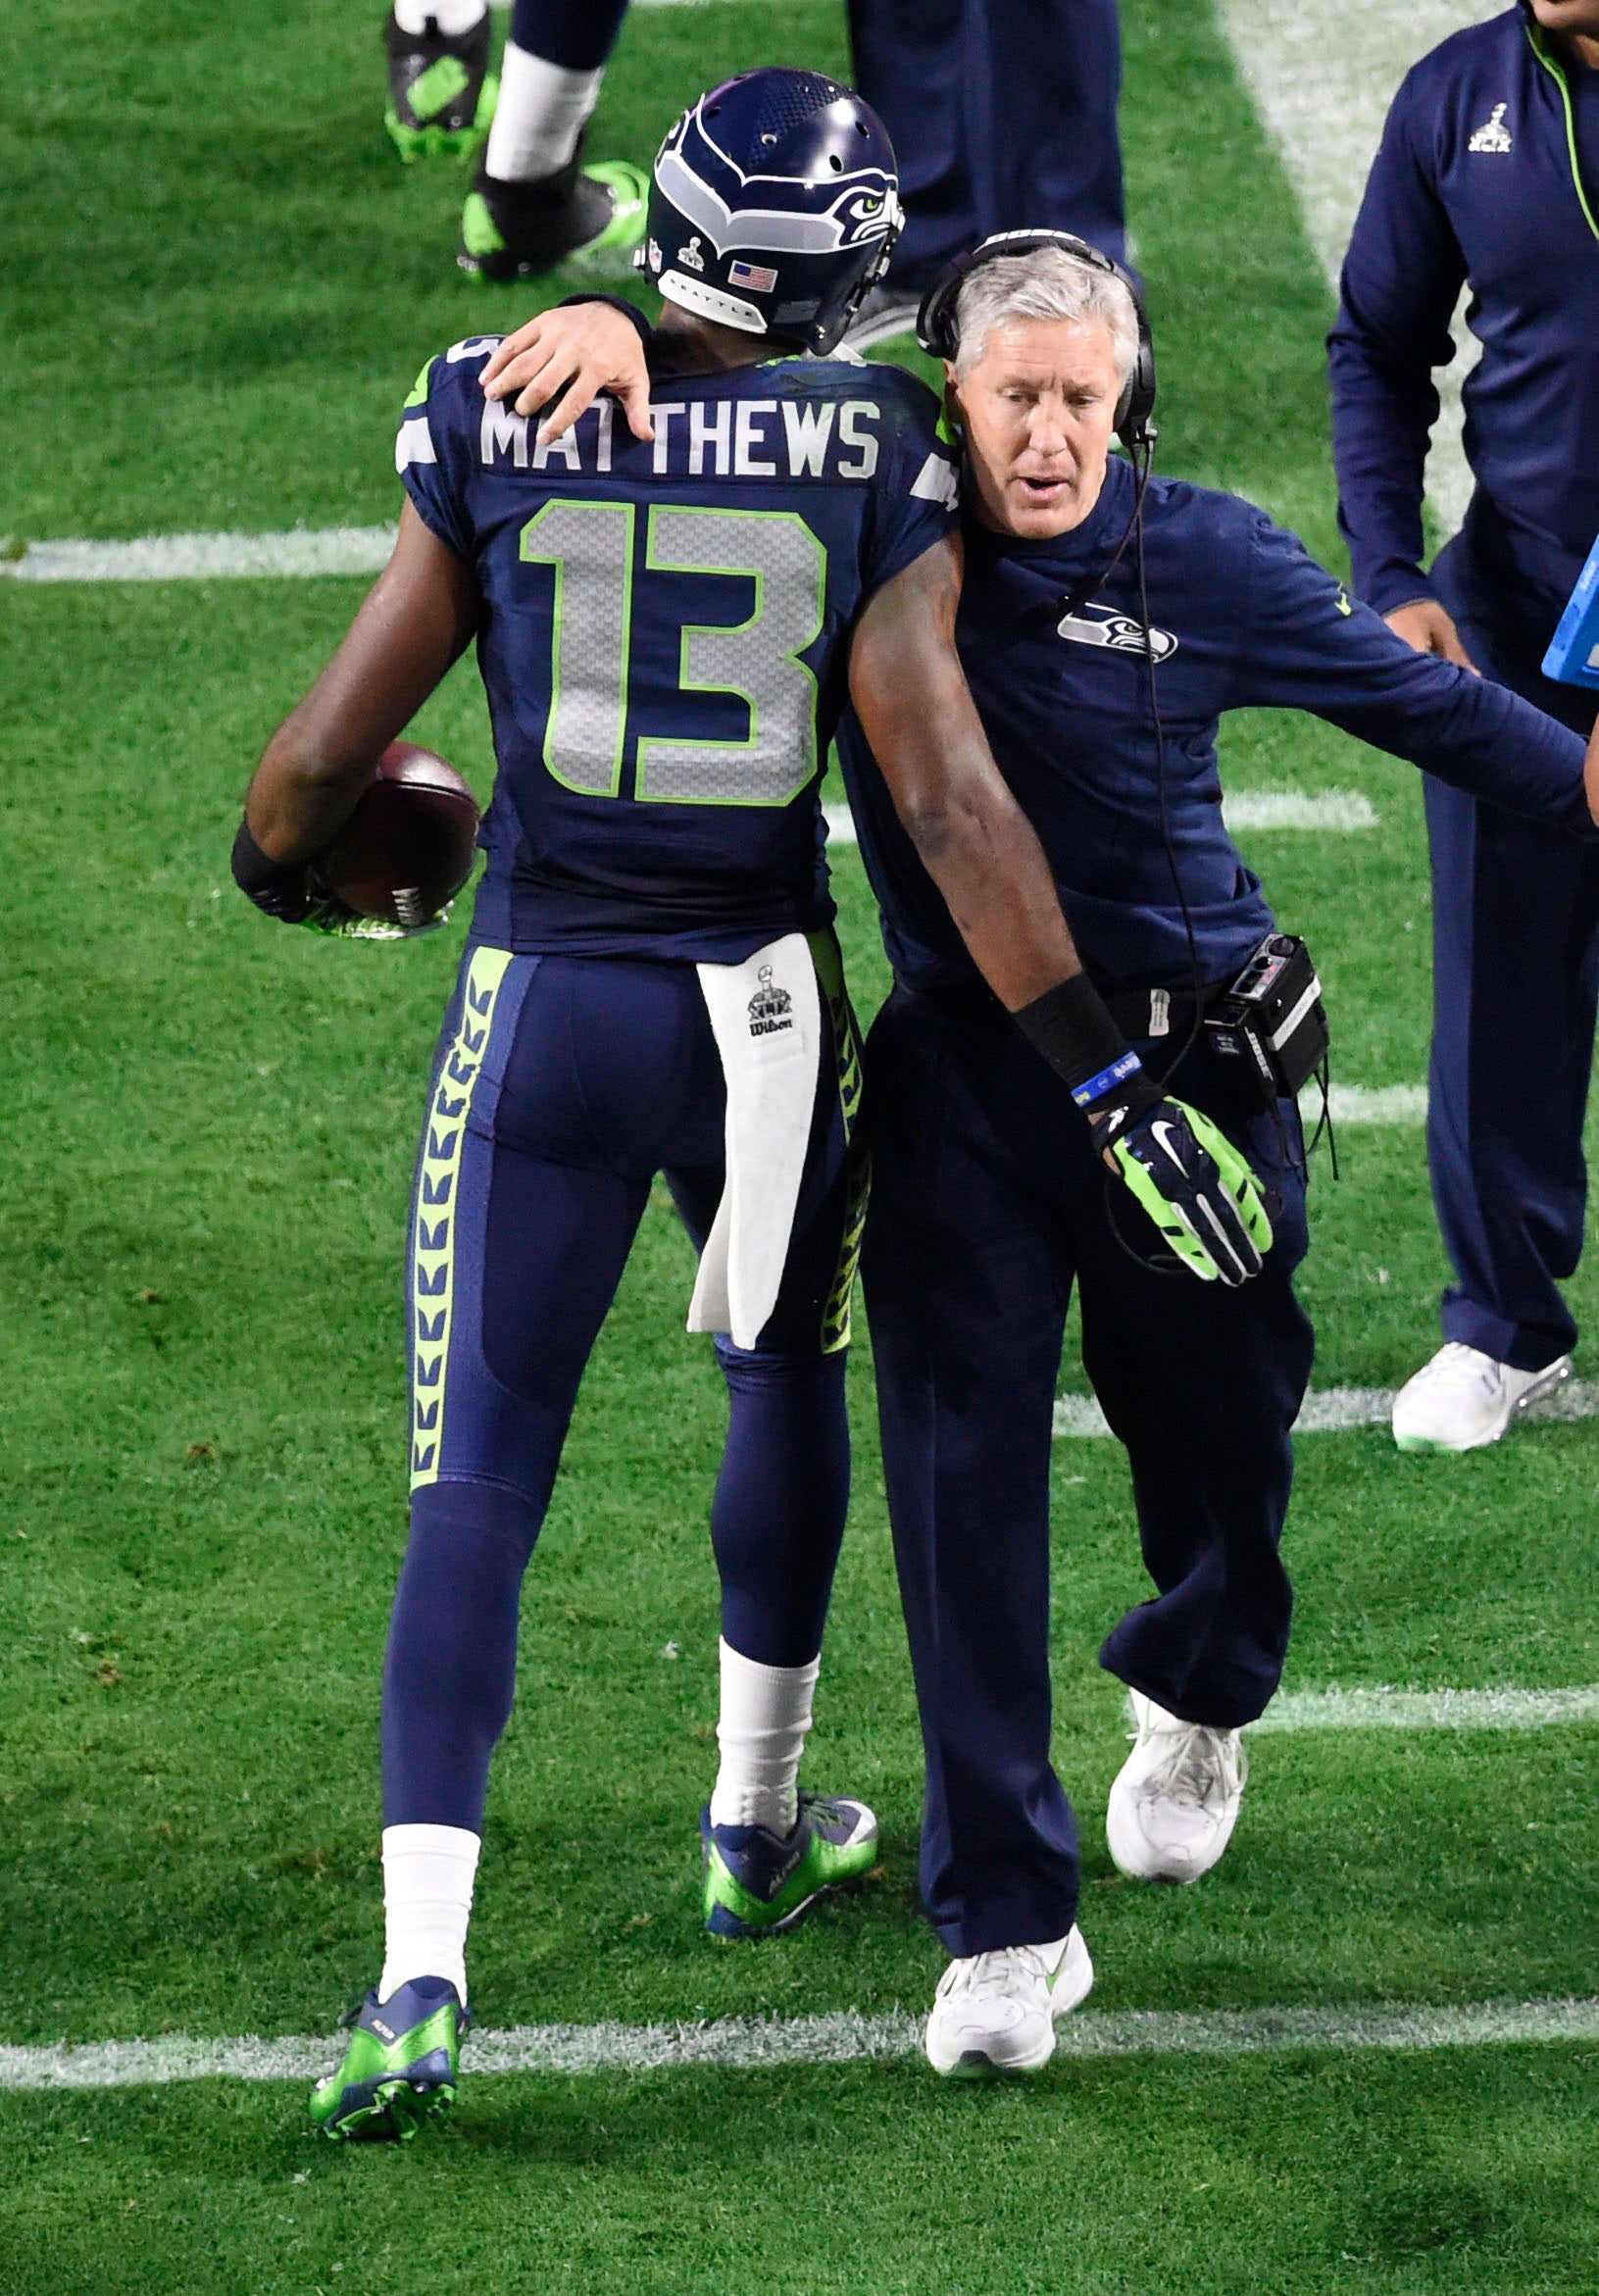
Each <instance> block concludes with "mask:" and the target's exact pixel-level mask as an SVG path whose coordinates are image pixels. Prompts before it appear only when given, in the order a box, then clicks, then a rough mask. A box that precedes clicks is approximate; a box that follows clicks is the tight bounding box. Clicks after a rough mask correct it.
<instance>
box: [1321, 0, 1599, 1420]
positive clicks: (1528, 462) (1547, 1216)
mask: <svg viewBox="0 0 1599 2296" xmlns="http://www.w3.org/2000/svg"><path fill="white" fill-rule="evenodd" d="M1468 283H1469V285H1470V288H1471V292H1472V297H1473V300H1472V304H1471V307H1470V311H1469V314H1468V324H1469V325H1470V326H1471V328H1472V331H1473V332H1474V334H1475V335H1477V336H1478V337H1479V338H1480V341H1481V344H1482V357H1481V362H1480V364H1479V365H1478V366H1477V368H1476V369H1475V371H1474V373H1473V374H1471V376H1470V377H1469V378H1468V380H1467V383H1466V388H1465V401H1466V413H1467V424H1466V452H1467V458H1468V460H1469V462H1470V464H1471V467H1472V473H1473V476H1474V480H1475V488H1474V494H1473V497H1472V502H1471V507H1470V509H1469V510H1468V512H1467V515H1466V523H1465V525H1464V527H1463V529H1462V531H1461V532H1460V533H1459V534H1458V535H1457V536H1456V537H1455V539H1454V540H1453V541H1452V542H1450V543H1449V544H1448V546H1447V547H1446V548H1445V549H1444V550H1443V551H1441V552H1440V553H1439V556H1438V558H1437V560H1436V562H1435V564H1434V565H1433V567H1432V569H1431V572H1430V574H1426V573H1424V572H1423V570H1422V557H1423V533H1422V501H1423V477H1424V465H1425V461H1426V451H1427V439H1428V434H1429V432H1430V430H1431V427H1432V424H1433V422H1434V420H1435V419H1436V416H1437V412H1438V397H1437V392H1436V390H1435V389H1434V387H1433V381H1432V371H1433V369H1434V368H1436V367H1441V366H1444V365H1446V364H1447V362H1448V361H1449V359H1450V358H1451V356H1452V355H1453V351H1454V344H1453V342H1452V341H1451V339H1450V332H1449V329H1450V321H1451V318H1452V315H1453V313H1454V309H1455V303H1456V299H1457V297H1458V296H1459V294H1460V291H1461V287H1462V286H1463V284H1468ZM1596 312H1599V0H1523V5H1521V6H1518V7H1515V8H1511V9H1508V10H1506V11H1505V12H1504V13H1503V14H1502V15H1499V16H1495V17H1494V18H1492V19H1491V21H1489V22H1488V23H1485V24H1480V25H1472V26H1471V27H1469V28H1468V29H1467V30H1465V31H1461V32H1457V33H1456V34H1455V35H1454V37H1453V38H1451V39H1447V40H1445V41H1444V42H1443V43H1442V45H1441V46H1440V47H1437V48H1434V49H1433V50H1432V52H1431V54H1430V55H1427V56H1424V57H1423V59H1422V61H1421V62H1420V63H1419V64H1418V65H1417V66H1416V67H1415V69H1414V70H1413V71H1412V72H1411V74H1410V75H1409V77H1408V78H1407V79H1406V80H1405V81H1404V83H1403V85H1402V86H1401V87H1400V90H1399V92H1398V94H1397V96H1396V97H1395V98H1394V102H1393V106H1392V109H1391V110H1390V112H1389V114H1388V119H1387V124H1386V125H1385V127H1384V129H1383V133H1382V142H1381V146H1380V149H1379V150H1378V152H1377V156H1376V160H1375V163H1374V166H1373V169H1372V174H1371V178H1370V180H1369V182H1368V184H1367V187H1366V195H1365V199H1364V201H1363V203H1362V206H1361V210H1360V215H1359V218H1358V220H1357V222H1356V225H1355V229H1354V235H1353V237H1352V239H1351V241H1350V245H1349V252H1348V255H1347V257H1346V259H1345V263H1344V270H1343V281H1342V291H1341V300H1340V308H1339V312H1338V321H1337V325H1336V326H1335V328H1334V330H1333V332H1332V335H1331V337H1330V340H1329V346H1328V347H1329V352H1330V364H1331V378H1332V410H1333V441H1334V447H1335V451H1336V457H1337V466H1338V488H1339V497H1340V510H1339V516H1340V523H1341V524H1342V526H1343V530H1344V535H1345V538H1346V539H1347V541H1348V544H1349V550H1350V557H1351V560H1352V562H1353V568H1354V582H1355V587H1356V590H1357V591H1358V593H1359V594H1360V596H1361V597H1362V598H1364V599H1366V600H1368V601H1369V603H1370V604H1371V605H1373V606H1374V607H1375V609H1376V611H1377V612H1378V613H1379V614H1382V615H1384V616H1386V618H1387V620H1388V622H1389V623H1390V624H1391V625H1392V627H1393V628H1394V629H1395V630H1397V631H1398V632H1399V634H1400V635H1401V636H1402V637H1404V638H1405V639H1407V640H1408V641H1409V642H1410V644H1412V645H1414V646H1416V647H1419V648H1420V649H1422V650H1423V651H1424V652H1427V653H1431V654H1435V655H1441V656H1442V657H1444V658H1445V659H1446V660H1449V661H1452V662H1464V663H1469V664H1471V665H1472V666H1474V668H1475V669H1477V670H1479V671H1480V672H1481V673H1482V674H1483V675H1484V676H1485V677H1491V678H1494V679H1496V680H1497V681H1498V682H1499V683H1501V684H1503V685H1507V686H1510V687H1512V688H1513V689H1514V690H1515V691H1516V692H1517V693H1520V694H1524V695H1525V696H1526V697H1527V698H1528V699H1529V700H1531V701H1533V702H1535V703H1536V704H1537V705H1538V707H1539V708H1540V709H1542V710H1546V711H1548V712H1549V713H1550V715H1551V716H1553V717H1556V718H1560V719H1563V720H1564V722H1565V723H1566V724H1568V725H1572V726H1574V727H1576V728H1578V729H1579V730H1580V731H1582V732H1584V733H1585V732H1586V731H1587V730H1588V728H1589V727H1590V726H1591V725H1592V724H1593V721H1594V697H1593V695H1592V694H1591V693H1587V694H1584V693H1582V692H1580V691H1578V690H1577V689H1575V688H1574V687H1571V686H1564V685H1556V684H1554V683H1552V682H1551V681H1550V680H1549V679H1548V678H1546V677H1545V676H1544V675H1543V674H1542V669H1541V665H1542V661H1543V656H1544V651H1545V648H1546V647H1547V646H1548V643H1549V640H1550V638H1551V637H1552V636H1553V634H1554V630H1555V624H1556V623H1557V622H1558V621H1559V619H1560V614H1561V609H1562V607H1563V606H1564V605H1565V603H1566V599H1567V596H1568V594H1569V592H1570V591H1571V588H1572V586H1573V584H1574V581H1575V579H1576V577H1577V574H1579V573H1580V571H1581V567H1582V562H1583V560H1584V559H1585V558H1586V556H1587V553H1588V549H1589V546H1590V545H1591V543H1592V541H1593V539H1594V535H1595V533H1596V532H1599V320H1596V316H1595V315H1596ZM1426 818H1427V834H1428V841H1429V844H1430V848H1431V861H1432V917H1433V974H1434V1002H1435V1015H1434V1024H1433V1037H1432V1061H1431V1075H1430V1080H1429V1099H1428V1115H1427V1156H1428V1162H1429V1164H1430V1167H1431V1175H1432V1192H1433V1198H1434V1201H1435V1203H1436V1206H1437V1212H1438V1221H1439V1224H1440V1226H1441V1228H1442V1231H1443V1240H1444V1245H1445V1247H1446V1249H1447V1251H1448V1255H1449V1259H1450V1262H1451V1264H1452V1266H1453V1270H1454V1275H1455V1280H1454V1282H1453V1284H1451V1285H1450V1287H1449V1288H1448V1290H1446V1291H1445V1293H1444V1296H1443V1337H1444V1345H1443V1347H1442V1348H1441V1349H1440V1350H1439V1352H1438V1353H1437V1354H1436V1355H1435V1356H1433V1358H1432V1359H1431V1361H1430V1362H1428V1363H1427V1364H1425V1365H1424V1366H1423V1368H1422V1370H1421V1371H1419V1372H1418V1373H1416V1375H1415V1377H1414V1378H1412V1379H1411V1380H1410V1381H1409V1382H1408V1383H1407V1385H1406V1386H1404V1387H1403V1388H1401V1390H1400V1392H1399V1395H1398V1397H1397V1398H1396V1400H1395V1403H1394V1413H1393V1428H1394V1434H1395V1436H1396V1438H1397V1439H1398V1441H1399V1442H1400V1443H1401V1444H1402V1445H1404V1446H1406V1447H1407V1448H1411V1447H1416V1448H1423V1447H1424V1448H1427V1449H1436V1450H1446V1451H1467V1450H1472V1449H1474V1448H1475V1447H1476V1446H1477V1445H1478V1444H1482V1443H1491V1442H1493V1441H1495V1440H1496V1439H1497V1438H1498V1437H1499V1436H1500V1435H1502V1434H1503V1433H1504V1431H1505V1429H1506V1427H1507V1426H1508V1425H1509V1424H1510V1423H1511V1421H1512V1419H1513V1418H1514V1417H1515V1415H1516V1414H1517V1412H1518V1411H1520V1410H1522V1409H1524V1407H1525V1405H1526V1404H1527V1403H1529V1402H1531V1401H1533V1400H1534V1399H1535V1398H1536V1397H1537V1396H1538V1395H1541V1394H1543V1393H1544V1392H1546V1391H1547V1389H1549V1388H1550V1387H1552V1386H1554V1385H1556V1384H1557V1383H1558V1382H1559V1381H1560V1380H1561V1379H1563V1378H1565V1377H1566V1375H1567V1374H1568V1373H1569V1372H1570V1371H1571V1360H1570V1351H1571V1349H1572V1346H1573V1344H1574V1340H1575V1338H1576V1325H1575V1323H1574V1321H1573V1319H1572V1314H1571V1310H1570V1309H1569V1307H1568V1306H1567V1304H1566V1301H1565V1300H1564V1298H1563V1297H1562V1296H1561V1292H1560V1290H1559V1286H1558V1279H1559V1278H1560V1277H1563V1276H1568V1275H1570V1274H1572V1273H1573V1272H1574V1269H1575V1267H1576V1264H1577V1257H1578V1255H1579V1253H1580V1251H1581V1248H1582V1216H1583V1206H1584V1199H1585V1196H1586V1184H1587V1173H1586V1165H1585V1162H1584V1158H1583V1154H1582V1125H1583V1119H1584V1117H1585V1115H1586V1113H1587V1101H1588V1078H1589V1072H1590V1070H1591V1067H1592V1060H1593V1030H1594V1005H1595V996H1596V993H1599V853H1595V852H1593V851H1591V850H1585V849H1584V848H1582V847H1580V846H1578V845H1575V844H1573V843H1572V842H1571V841H1570V840H1569V839H1566V838H1563V837H1561V836H1559V835H1558V834H1555V833H1553V832H1552V831H1551V829H1550V828H1549V827H1548V826H1547V824H1542V823H1538V822H1534V821H1528V820H1525V819H1524V818H1518V817H1517V816H1516V815H1514V814H1512V813H1510V812H1508V811H1506V810H1505V808H1504V807H1503V806H1501V805H1500V804H1498V803H1497V802H1495V801H1493V800H1491V799H1490V798H1489V797H1488V796H1487V793H1486V792H1485V791H1477V790H1472V789H1467V788H1464V787H1461V786H1459V785H1451V784H1450V783H1449V782H1447V781H1446V780H1443V779H1441V778H1438V777H1436V776H1429V778H1428V780H1427V784H1426Z"/></svg>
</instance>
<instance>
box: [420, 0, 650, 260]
mask: <svg viewBox="0 0 1599 2296" xmlns="http://www.w3.org/2000/svg"><path fill="white" fill-rule="evenodd" d="M626 13H627V0H516V6H515V9H514V11H513V14H512V18H511V36H510V38H509V40H508V41H507V42H506V48H505V54H504V56H503V57H502V58H501V61H500V93H499V102H498V105H497V107H496V110H495V114H494V124H493V126H492V127H491V128H490V130H489V137H488V143H487V146H486V148H485V150H484V152H483V155H482V158H481V159H480V161H479V162H478V167H477V175H476V179H475V182H474V185H473V188H472V191H471V194H470V195H469V197H468V200H467V204H466V208H465V210H464V211H463V214H462V219H461V248H460V255H459V261H460V264H461V267H462V269H463V270H464V271H467V272H471V273H473V274H475V275H479V276H481V277H484V278H494V279H511V278H528V277H531V276H533V275H536V274H537V273H539V272H545V271H551V270H553V269H554V268H555V266H556V265H557V264H560V263H564V262H567V261H569V260H570V259H572V258H574V257H576V256H579V255H580V256H581V257H582V260H583V263H584V265H585V267H588V268H592V269H595V270H604V269H607V268H610V269H615V270H618V271H620V272H622V273H625V272H626V270H627V268H628V266H629V265H630V263H631V259H632V251H633V249H634V248H635V247H636V246H638V244H639V242H640V241H641V239H642V238H643V235H644V218H645V209H646V205H647V202H648V197H649V178H648V175H646V173H645V172H644V170H642V169H641V168H637V167H635V166H633V165H632V164H631V162H629V161H625V160H611V161H604V162H601V163H599V164H598V165H596V166H592V167H584V166H583V165H582V164H581V162H582V148H583V139H584V136H585V134H586V132H587V128H588V122H589V118H590V116H591V114H592V113H593V110H594V106H595V105H596V104H597V103H598V101H599V95H600V84H601V82H602V80H603V79H604V77H605V67H606V64H607V63H608V61H609V60H610V56H611V51H612V49H613V48H614V47H615V46H616V43H617V36H618V34H619V33H620V31H621V29H622V21H623V18H624V17H625V15H626Z"/></svg>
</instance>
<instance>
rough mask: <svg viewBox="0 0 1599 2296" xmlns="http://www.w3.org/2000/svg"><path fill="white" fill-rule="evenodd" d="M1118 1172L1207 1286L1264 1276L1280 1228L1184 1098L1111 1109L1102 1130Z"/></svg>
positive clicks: (1215, 1129)
mask: <svg viewBox="0 0 1599 2296" xmlns="http://www.w3.org/2000/svg"><path fill="white" fill-rule="evenodd" d="M1094 1128H1095V1131H1096V1134H1097V1135H1098V1139H1099V1143H1100V1146H1101V1147H1102V1148H1103V1149H1104V1150H1105V1152H1106V1154H1107V1155H1108V1156H1109V1158H1110V1160H1111V1162H1112V1164H1113V1165H1114V1166H1115V1168H1116V1171H1117V1173H1119V1174H1120V1176H1121V1178H1122V1179H1123V1180H1124V1182H1125V1184H1126V1185H1127V1187H1128V1188H1130V1189H1131V1191H1132V1193H1133V1195H1134V1196H1135V1197H1136V1198H1137V1200H1138V1202H1139V1204H1140V1205H1141V1206H1142V1207H1143V1209H1144V1211H1145V1212H1146V1213H1147V1214H1148V1215H1149V1218H1150V1219H1151V1220H1152V1221H1153V1222H1154V1223H1155V1225H1156V1227H1157V1228H1158V1229H1159V1230H1160V1232H1161V1234H1162V1235H1163V1236H1164V1237H1165V1239H1166V1241H1167V1242H1168V1243H1169V1244H1170V1245H1171V1247H1172V1249H1173V1251H1174V1252H1175V1254H1176V1256H1177V1259H1178V1261H1179V1262H1180V1263H1181V1265H1182V1266H1183V1267H1184V1268H1186V1269H1187V1271H1188V1273H1190V1274H1191V1275H1197V1276H1198V1277H1199V1279H1200V1281H1201V1282H1202V1283H1217V1282H1221V1283H1224V1284H1226V1285H1228V1286H1229V1287H1230V1286H1233V1285H1236V1284H1240V1283H1247V1282H1248V1281H1249V1278H1250V1277H1251V1276H1252V1275H1258V1274H1259V1273H1260V1272H1261V1270H1262V1268H1263V1267H1264V1266H1265V1264H1266V1255H1267V1253H1268V1252H1269V1251H1270V1250H1271V1248H1272V1223H1271V1221H1270V1220H1269V1219H1268V1218H1267V1214H1266V1206H1265V1204H1264V1203H1263V1202H1262V1201H1261V1192H1260V1185H1259V1183H1258V1181H1257V1180H1256V1178H1255V1174H1254V1173H1253V1172H1251V1170H1250V1168H1249V1165H1248V1163H1247V1161H1246V1160H1245V1158H1244V1157H1243V1156H1242V1155H1241V1154H1240V1153H1239V1151H1238V1150H1237V1149H1236V1148H1234V1146H1233V1145H1232V1142H1231V1141H1230V1140H1229V1139H1228V1138H1227V1136H1226V1134H1225V1133H1224V1131H1223V1130H1222V1129H1221V1127H1220V1126H1219V1125H1217V1124H1214V1123H1212V1122H1211V1120H1210V1118H1209V1117H1208V1116H1205V1115H1203V1114H1202V1113H1201V1111H1200V1110H1199V1109H1197V1108H1190V1107H1189V1106H1188V1104H1187V1102H1186V1101H1182V1100H1165V1099H1162V1100H1157V1101H1155V1102H1153V1103H1150V1104H1146V1105H1145V1106H1143V1107H1139V1106H1138V1105H1137V1104H1136V1103H1134V1104H1133V1105H1131V1106H1124V1107H1120V1108H1115V1109H1112V1110H1110V1111H1109V1112H1108V1113H1107V1114H1106V1116H1105V1117H1104V1118H1103V1119H1101V1120H1100V1121H1099V1122H1098V1123H1096V1124H1095V1127H1094Z"/></svg>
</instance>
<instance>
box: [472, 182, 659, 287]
mask: <svg viewBox="0 0 1599 2296" xmlns="http://www.w3.org/2000/svg"><path fill="white" fill-rule="evenodd" d="M649 192H650V183H649V177H648V175H645V173H644V171H643V169H642V168H635V167H634V166H633V164H632V162H631V161H630V160H601V161H599V162H598V163H597V164H596V165H595V166H593V167H589V168H580V167H579V166H578V164H577V162H576V160H574V161H573V162H572V163H571V165H570V166H569V167H565V168H563V169H562V170H561V172H560V174H559V175H547V176H543V177H541V178H540V179H539V180H538V181H537V182H534V183H509V182H501V181H500V180H499V179H498V177H496V176H493V175H489V174H488V172H487V170H486V169H485V168H484V167H483V166H482V165H481V164H479V166H478V169H477V176H476V180H475V183H474V184H473V187H472V190H471V192H470V193H469V195H468V198H467V204H466V206H465V208H464V209H463V210H462V215H461V246H460V250H459V252H458V254H457V256H456V261H457V262H458V263H459V264H460V266H461V269H462V270H463V271H464V272H468V273H470V274H471V275H472V276H473V277H474V278H479V279H525V278H532V277H534V276H535V275H537V274H538V273H540V272H547V271H554V270H555V269H556V267H557V265H564V266H565V267H566V268H567V269H569V270H571V271H575V272H581V273H585V274H587V275H590V276H592V277H595V278H601V277H617V276H625V275H626V273H628V272H629V271H631V269H632V265H633V253H634V250H635V249H636V248H638V247H640V246H641V245H642V244H643V239H644V227H645V223H646V221H647V218H648V213H649Z"/></svg>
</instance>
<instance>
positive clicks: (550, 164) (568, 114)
mask: <svg viewBox="0 0 1599 2296" xmlns="http://www.w3.org/2000/svg"><path fill="white" fill-rule="evenodd" d="M604 77H605V67H604V65H603V64H602V65H600V66H599V67H598V68H597V69H596V70H595V71H593V72H572V71H569V70H568V69H567V67H566V65H564V64H546V63H545V61H544V59H543V57H542V56H532V55H529V54H528V52H527V50H526V49H525V48H519V47H518V46H517V43H516V41H515V40H507V42H506V44H505V54H504V56H503V57H502V59H501V62H500V100H499V102H498V104H497V105H496V106H495V108H494V125H493V126H492V127H490V129H489V131H488V150H487V151H486V153H485V154H484V156H483V165H484V167H485V168H486V169H487V171H488V173H489V175H492V176H494V178H495V179H496V181H498V182H501V183H527V182H531V181H533V180H534V179H535V178H536V177H538V176H540V175H555V174H556V172H557V171H558V170H559V169H561V168H564V167H565V166H566V164H567V162H568V161H569V160H570V159H571V157H572V155H573V153H574V152H575V150H576V149H577V138H578V136H579V135H581V133H582V132H583V129H584V128H585V127H586V126H587V125H588V116H589V114H590V113H591V112H592V111H593V109H594V106H595V105H596V104H597V103H598V102H599V100H600V82H601V80H602V79H603V78H604Z"/></svg>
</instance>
